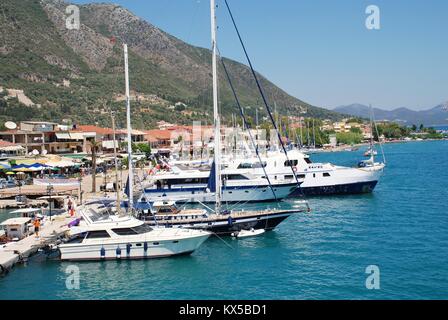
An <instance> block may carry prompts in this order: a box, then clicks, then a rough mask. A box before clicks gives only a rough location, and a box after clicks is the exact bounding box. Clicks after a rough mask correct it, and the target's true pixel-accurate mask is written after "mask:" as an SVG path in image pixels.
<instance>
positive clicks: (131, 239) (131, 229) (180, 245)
mask: <svg viewBox="0 0 448 320" xmlns="http://www.w3.org/2000/svg"><path fill="white" fill-rule="evenodd" d="M111 209H113V207H108V206H106V205H104V204H103V202H102V201H93V202H90V203H87V204H85V205H83V206H81V207H78V208H77V212H78V213H79V214H80V216H79V218H78V220H77V221H76V222H77V223H76V224H77V226H71V228H70V230H69V233H68V238H69V240H68V241H67V242H65V243H62V244H60V245H59V251H60V253H61V260H107V259H145V258H160V257H169V256H176V255H184V254H190V253H192V252H193V251H195V250H196V249H197V248H199V246H200V245H201V244H202V243H203V242H204V241H205V240H206V239H207V238H208V237H209V236H210V234H211V233H210V232H207V231H202V230H193V229H184V228H176V229H174V228H164V227H158V226H149V225H148V224H145V223H144V222H143V221H140V220H138V219H136V218H134V217H131V216H129V215H126V214H124V215H120V214H117V213H116V212H115V213H114V212H113V211H111Z"/></svg>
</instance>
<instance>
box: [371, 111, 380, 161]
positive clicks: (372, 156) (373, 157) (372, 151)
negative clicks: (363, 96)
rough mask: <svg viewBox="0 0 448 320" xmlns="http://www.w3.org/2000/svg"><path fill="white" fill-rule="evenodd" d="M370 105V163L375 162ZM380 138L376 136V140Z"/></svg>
mask: <svg viewBox="0 0 448 320" xmlns="http://www.w3.org/2000/svg"><path fill="white" fill-rule="evenodd" d="M369 107H370V155H371V157H370V158H371V160H372V163H375V156H374V152H375V151H374V147H373V146H374V141H373V114H372V113H373V111H372V105H369ZM379 139H380V138H379V137H378V140H379Z"/></svg>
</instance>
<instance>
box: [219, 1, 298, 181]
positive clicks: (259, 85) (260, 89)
mask: <svg viewBox="0 0 448 320" xmlns="http://www.w3.org/2000/svg"><path fill="white" fill-rule="evenodd" d="M224 3H225V4H226V7H227V11H228V12H229V15H230V18H231V20H232V23H233V26H234V28H235V31H236V33H237V35H238V39H239V41H240V44H241V47H242V48H243V51H244V55H245V56H246V59H247V62H248V64H249V67H250V70H251V72H252V75H253V77H254V79H255V83H256V84H257V87H258V91H259V92H260V95H261V98H262V99H263V103H264V105H265V107H266V109H267V112H268V114H269V118H270V119H271V122H272V123H273V125H274V129H275V131H276V133H277V137H278V139H279V141H280V144H281V145H282V149H283V152H284V153H285V156H286V160H287V161H288V164H289V166H290V168H291V171H292V173H293V176H294V177H295V179H296V182H297V187H298V188H300V182H299V179H298V178H297V176H296V174H295V171H294V168H293V166H292V162H291V161H290V160H289V157H288V153H287V151H286V148H285V145H284V143H283V141H282V137H281V134H280V132H279V130H278V127H277V124H276V123H275V120H274V117H273V116H272V112H271V108H270V107H269V105H268V102H267V100H266V97H265V95H264V93H263V89H262V87H261V84H260V82H259V81H258V77H257V75H256V73H255V70H254V68H253V66H252V61H251V60H250V58H249V54H248V53H247V50H246V46H245V45H244V42H243V39H242V38H241V34H240V32H239V30H238V27H237V25H236V22H235V19H234V18H233V14H232V10H230V6H229V3H228V2H227V0H224Z"/></svg>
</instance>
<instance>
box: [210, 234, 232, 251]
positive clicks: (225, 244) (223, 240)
mask: <svg viewBox="0 0 448 320" xmlns="http://www.w3.org/2000/svg"><path fill="white" fill-rule="evenodd" d="M212 234H213V235H214V236H216V237H217V238H218V239H219V240H221V241H222V242H224V244H225V245H226V246H228V247H229V248H230V249H232V250H233V249H235V248H234V247H232V246H231V245H230V244H228V243H227V242H226V241H225V240H224V239H223V238H221V237H220V236H219V235H218V234H217V233H216V232H212Z"/></svg>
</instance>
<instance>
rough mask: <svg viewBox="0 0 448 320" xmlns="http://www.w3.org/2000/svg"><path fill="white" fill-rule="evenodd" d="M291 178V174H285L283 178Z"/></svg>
mask: <svg viewBox="0 0 448 320" xmlns="http://www.w3.org/2000/svg"><path fill="white" fill-rule="evenodd" d="M292 178H294V176H293V175H292V174H287V175H285V179H292Z"/></svg>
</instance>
